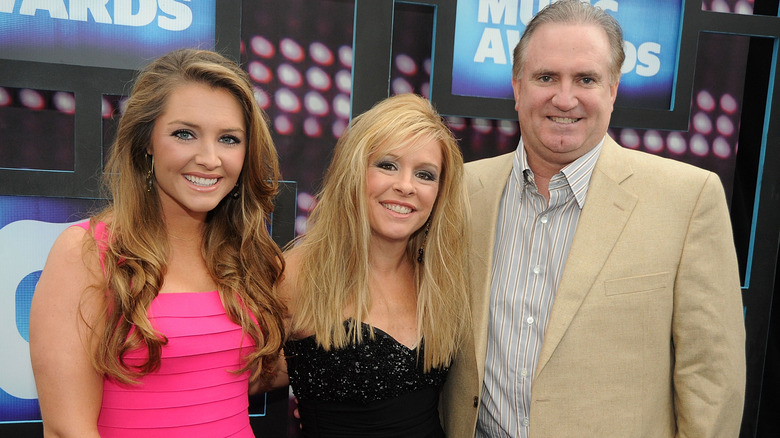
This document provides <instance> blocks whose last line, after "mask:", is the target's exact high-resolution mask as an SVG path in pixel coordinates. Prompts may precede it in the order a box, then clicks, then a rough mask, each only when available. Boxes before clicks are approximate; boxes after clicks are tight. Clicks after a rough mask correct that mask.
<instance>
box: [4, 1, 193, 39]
mask: <svg viewBox="0 0 780 438" xmlns="http://www.w3.org/2000/svg"><path fill="white" fill-rule="evenodd" d="M109 1H110V0H70V2H69V6H66V3H65V1H64V0H22V2H21V6H20V8H19V12H18V13H19V14H20V15H32V16H34V15H36V13H37V11H39V10H41V11H46V12H48V13H49V17H51V18H57V19H61V20H73V21H84V22H86V21H88V20H89V16H90V15H91V16H92V18H93V19H94V20H95V22H96V23H102V24H117V25H120V26H134V27H140V26H146V25H149V24H151V23H154V21H155V18H156V19H157V25H158V26H159V27H160V28H161V29H165V30H170V31H182V30H185V29H188V28H189V27H190V26H191V25H192V22H193V15H192V9H190V7H189V6H188V5H187V4H186V3H188V2H190V1H191V0H114V1H113V3H114V5H113V11H111V12H113V15H114V17H113V18H112V17H111V12H109V8H108V6H107V5H108V3H109ZM15 5H16V1H15V0H0V12H8V13H13V11H14V8H15ZM158 13H159V14H158ZM158 15H159V16H158Z"/></svg>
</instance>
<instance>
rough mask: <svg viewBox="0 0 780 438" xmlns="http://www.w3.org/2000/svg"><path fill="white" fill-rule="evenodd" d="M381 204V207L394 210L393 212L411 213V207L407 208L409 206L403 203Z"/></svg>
mask: <svg viewBox="0 0 780 438" xmlns="http://www.w3.org/2000/svg"><path fill="white" fill-rule="evenodd" d="M382 206H383V207H385V208H386V209H388V210H390V211H394V212H396V213H401V214H409V213H411V212H412V209H411V208H409V207H404V206H403V205H398V204H382Z"/></svg>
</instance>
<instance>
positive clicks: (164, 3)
mask: <svg viewBox="0 0 780 438" xmlns="http://www.w3.org/2000/svg"><path fill="white" fill-rule="evenodd" d="M184 1H186V2H189V1H190V0H184ZM160 10H161V11H163V12H165V13H166V14H168V15H172V16H173V18H168V17H165V16H160V17H159V18H158V19H157V24H159V26H160V28H161V29H165V30H173V31H179V30H184V29H187V28H188V27H190V25H191V24H192V10H191V9H190V8H189V7H188V6H187V5H185V4H183V3H179V2H176V1H173V0H160Z"/></svg>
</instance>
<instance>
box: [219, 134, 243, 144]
mask: <svg viewBox="0 0 780 438" xmlns="http://www.w3.org/2000/svg"><path fill="white" fill-rule="evenodd" d="M219 141H221V142H222V143H225V144H241V140H239V139H238V137H235V136H232V135H225V136H222V137H221V138H220V139H219Z"/></svg>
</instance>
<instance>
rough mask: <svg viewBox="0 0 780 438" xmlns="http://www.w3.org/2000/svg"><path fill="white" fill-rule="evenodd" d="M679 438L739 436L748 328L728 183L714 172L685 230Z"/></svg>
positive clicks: (679, 299)
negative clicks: (735, 246)
mask: <svg viewBox="0 0 780 438" xmlns="http://www.w3.org/2000/svg"><path fill="white" fill-rule="evenodd" d="M672 342H673V348H674V371H673V383H674V405H675V411H676V416H677V436H678V437H724V438H725V437H736V436H738V435H739V429H740V425H741V420H742V410H743V404H744V397H745V326H744V317H743V305H742V294H741V290H740V279H739V272H738V266H737V259H736V254H735V250H734V242H733V237H732V229H731V224H730V219H729V212H728V208H727V205H726V200H725V195H724V192H723V186H722V185H721V183H720V180H719V179H718V177H717V176H716V175H715V174H712V173H710V174H709V176H708V177H707V179H706V181H705V182H704V184H703V186H702V190H701V192H700V194H699V198H698V200H697V202H696V205H695V207H694V210H693V214H692V215H691V219H690V223H689V225H688V231H687V233H686V237H685V241H684V246H683V251H682V253H681V259H680V264H679V271H678V272H677V277H676V280H675V293H674V313H673V326H672Z"/></svg>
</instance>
